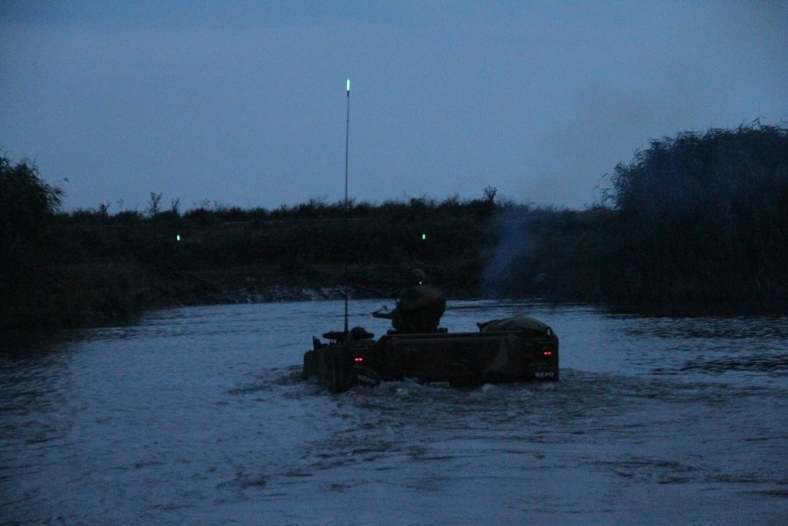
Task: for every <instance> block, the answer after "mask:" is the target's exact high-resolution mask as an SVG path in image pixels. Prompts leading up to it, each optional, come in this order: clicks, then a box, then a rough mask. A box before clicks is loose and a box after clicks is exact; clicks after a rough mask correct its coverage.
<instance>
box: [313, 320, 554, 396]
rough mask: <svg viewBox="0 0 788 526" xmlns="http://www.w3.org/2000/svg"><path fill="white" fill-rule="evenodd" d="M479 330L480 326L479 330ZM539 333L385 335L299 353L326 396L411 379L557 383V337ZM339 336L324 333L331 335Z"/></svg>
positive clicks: (454, 384) (445, 382)
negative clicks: (366, 386)
mask: <svg viewBox="0 0 788 526" xmlns="http://www.w3.org/2000/svg"><path fill="white" fill-rule="evenodd" d="M480 327H481V326H480ZM541 327H542V330H540V331H533V330H531V331H525V330H510V331H484V330H482V331H480V332H465V333H448V332H445V331H444V332H435V333H423V334H405V333H396V332H394V333H389V334H387V335H385V336H383V337H381V338H380V339H378V340H373V339H371V338H362V339H355V338H353V336H352V333H351V334H350V335H349V337H347V338H346V339H345V341H339V340H338V339H337V340H332V341H331V343H328V344H326V343H323V342H321V341H320V340H318V339H317V338H314V339H313V341H314V348H313V350H311V351H307V352H306V353H305V355H304V369H303V375H304V378H305V379H310V378H316V379H317V380H318V382H320V383H321V384H323V385H325V386H326V387H327V388H328V389H329V390H330V391H331V392H335V393H336V392H342V391H346V390H348V389H350V388H352V387H354V386H356V385H377V384H378V383H380V382H382V381H400V380H403V379H406V378H407V379H411V380H414V381H416V382H418V383H421V384H426V385H441V386H447V387H472V386H475V385H480V384H484V383H511V382H528V381H555V380H558V379H559V368H558V363H559V355H558V337H557V336H556V335H555V333H553V331H552V329H550V328H549V327H547V326H546V325H543V324H541ZM340 334H341V333H327V335H325V336H329V335H332V336H334V337H338V338H341V337H342V336H338V335H340Z"/></svg>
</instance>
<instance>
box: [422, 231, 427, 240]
mask: <svg viewBox="0 0 788 526" xmlns="http://www.w3.org/2000/svg"><path fill="white" fill-rule="evenodd" d="M426 239H427V234H426V233H422V234H421V240H422V241H426Z"/></svg>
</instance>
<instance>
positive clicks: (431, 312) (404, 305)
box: [373, 269, 446, 333]
mask: <svg viewBox="0 0 788 526" xmlns="http://www.w3.org/2000/svg"><path fill="white" fill-rule="evenodd" d="M426 279H427V276H426V275H425V274H424V271H423V270H421V269H413V270H411V271H410V274H409V275H408V285H410V286H409V287H408V288H407V289H405V290H404V291H402V293H400V295H399V298H398V300H397V308H396V309H394V310H393V311H392V312H381V311H378V312H375V313H373V315H374V316H375V317H378V318H389V319H391V325H392V326H394V328H395V329H396V330H398V331H400V332H411V333H414V332H435V331H437V330H438V325H439V324H440V321H441V316H443V313H444V311H445V310H446V298H445V296H444V295H443V292H441V291H440V289H439V288H437V287H435V286H433V285H427V284H425V283H424V282H425V281H426Z"/></svg>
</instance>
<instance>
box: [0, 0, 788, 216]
mask: <svg viewBox="0 0 788 526" xmlns="http://www.w3.org/2000/svg"><path fill="white" fill-rule="evenodd" d="M348 77H349V78H350V79H351V80H352V91H351V99H350V164H349V181H350V186H349V193H350V197H352V198H354V199H356V200H358V201H369V202H373V203H376V202H377V203H380V202H383V201H386V200H402V199H405V198H410V197H422V196H427V197H432V198H435V199H439V200H441V199H444V198H447V197H450V196H454V195H456V196H459V197H460V198H461V199H466V198H478V197H482V196H483V190H484V188H485V187H487V186H492V187H496V188H497V189H498V195H499V196H502V197H506V198H508V199H511V200H514V201H517V202H533V203H536V204H545V205H556V206H561V207H568V208H573V209H582V208H584V207H586V206H588V205H591V204H593V203H594V202H595V201H597V200H598V199H599V197H600V195H599V192H598V191H597V190H595V188H597V187H598V186H599V185H602V186H605V185H608V184H609V183H608V182H607V181H606V179H605V178H604V176H605V174H609V173H611V172H612V171H613V169H614V167H615V165H616V164H617V163H619V162H623V163H627V162H630V161H631V160H632V157H633V154H634V153H635V151H636V150H638V149H643V148H647V147H648V144H649V143H648V141H649V139H653V138H661V137H665V136H670V137H672V136H675V135H676V134H677V133H679V132H683V131H699V132H703V131H706V130H708V129H709V128H711V127H717V128H732V127H738V126H739V125H742V124H749V123H751V122H753V121H754V120H756V119H760V122H761V123H763V124H771V125H785V124H786V123H788V1H765V0H764V1H756V0H752V1H733V0H730V1H728V0H713V1H702V0H697V1H656V0H655V1H604V0H599V1H591V0H589V1H564V2H559V1H519V2H505V1H489V2H475V1H464V0H456V1H385V2H384V1H380V2H378V1H374V2H373V1H369V2H362V1H356V2H354V1H314V2H300V1H299V2H270V1H261V2H242V1H227V2H220V1H216V2H197V1H171V2H166V1H111V0H107V1H66V0H62V1H47V0H40V1H14V0H11V1H9V0H0V104H1V106H0V110H1V111H0V153H2V154H3V155H5V156H8V157H10V158H11V159H13V160H15V161H18V160H21V159H25V158H27V159H31V160H32V161H34V162H35V163H36V164H37V166H38V168H39V170H40V174H41V176H42V177H43V178H44V179H46V180H47V181H48V182H49V183H52V184H56V185H58V186H60V187H62V188H63V189H64V190H65V192H66V197H65V200H64V208H65V209H66V210H72V209H75V208H97V207H98V205H100V204H102V203H104V204H107V203H109V204H110V212H111V213H115V212H118V211H119V210H122V209H131V210H134V209H137V210H139V211H145V209H146V207H147V203H148V201H149V198H150V193H151V192H156V193H161V194H163V196H164V197H163V200H162V203H163V204H165V205H167V206H169V204H170V203H171V200H172V199H174V198H178V199H180V203H181V211H185V210H188V209H189V208H194V207H195V206H197V205H198V204H199V203H201V202H203V201H204V200H207V201H208V202H210V203H211V204H213V203H218V204H220V205H224V206H240V207H242V208H251V207H258V206H261V207H265V208H269V209H272V208H276V207H279V206H281V205H294V204H298V203H301V202H305V201H307V200H309V199H311V198H315V199H323V200H325V201H326V202H328V203H334V202H337V201H339V200H341V199H342V198H343V196H344V173H345V116H346V103H347V98H346V95H345V80H346V79H347V78H348Z"/></svg>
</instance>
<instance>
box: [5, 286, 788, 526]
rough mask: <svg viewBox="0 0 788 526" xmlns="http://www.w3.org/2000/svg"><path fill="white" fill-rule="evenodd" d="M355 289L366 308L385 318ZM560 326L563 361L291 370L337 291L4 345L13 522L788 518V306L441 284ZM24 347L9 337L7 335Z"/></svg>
mask: <svg viewBox="0 0 788 526" xmlns="http://www.w3.org/2000/svg"><path fill="white" fill-rule="evenodd" d="M382 304H383V302H380V301H358V302H351V304H350V316H351V326H353V325H363V326H365V327H366V328H367V329H368V330H370V331H372V332H374V333H376V334H377V335H380V334H381V333H382V332H384V331H385V330H386V328H387V327H386V321H385V320H378V319H373V318H371V317H370V316H369V315H368V313H370V312H371V311H372V310H375V309H377V308H379V307H380V306H382ZM516 313H522V314H528V315H531V316H533V317H536V318H538V319H540V320H542V321H544V322H546V323H548V324H549V325H551V326H552V327H553V329H554V330H555V331H556V332H557V334H558V336H559V338H560V342H561V370H562V373H561V374H562V376H561V381H560V382H558V383H543V384H533V385H505V386H493V385H485V386H482V387H480V388H477V389H473V390H453V389H442V388H427V387H421V386H418V385H415V384H412V383H409V382H394V383H387V384H383V385H382V386H380V387H378V388H374V389H370V388H358V389H355V390H352V391H350V392H347V393H343V394H340V395H331V394H329V393H327V392H325V391H323V390H321V389H320V388H319V387H318V386H317V385H316V384H313V383H305V382H302V381H301V380H300V370H301V360H302V355H303V352H304V351H305V350H307V349H308V348H309V347H311V336H312V335H319V334H321V333H323V332H325V331H328V330H332V329H341V328H342V326H343V314H344V307H343V304H342V302H335V301H325V302H300V303H272V304H251V305H231V306H211V307H197V308H183V309H172V310H163V311H158V312H153V313H150V314H147V315H145V316H144V317H143V318H142V319H141V320H139V321H138V323H136V324H134V325H128V326H121V327H110V328H99V329H89V330H80V331H73V332H70V333H66V334H63V335H59V337H58V340H56V341H46V340H40V341H33V342H26V343H25V344H23V345H22V347H24V348H23V349H19V348H18V347H19V346H20V345H21V344H19V345H15V346H12V345H11V344H9V343H6V344H5V346H6V349H4V352H3V353H2V354H0V408H2V409H1V410H2V420H0V522H1V523H16V522H18V523H21V524H91V525H93V524H190V525H191V524H338V525H339V524H341V525H345V524H348V525H350V524H418V525H433V524H447V525H448V524H452V525H455V524H469V525H470V524H667V523H671V522H672V523H678V524H774V525H778V524H788V317H786V316H764V315H758V316H733V315H729V316H723V317H719V316H717V317H714V316H705V317H704V316H696V317H675V318H672V317H658V316H642V315H633V314H611V313H608V312H605V311H604V310H601V309H599V308H596V307H588V306H566V305H562V306H553V305H548V304H541V303H524V302H500V301H471V302H450V303H449V307H448V311H447V313H446V315H445V316H444V320H443V325H444V326H445V327H448V328H449V330H450V331H467V330H475V329H476V328H475V323H476V322H481V321H487V320H490V319H494V318H503V317H507V316H510V315H513V314H516ZM10 347H15V348H16V349H14V348H10Z"/></svg>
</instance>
